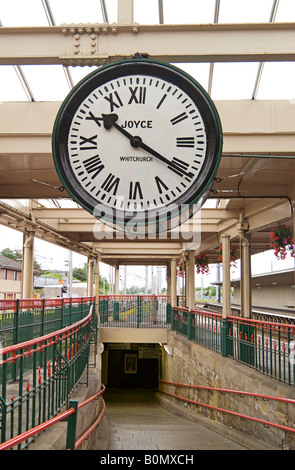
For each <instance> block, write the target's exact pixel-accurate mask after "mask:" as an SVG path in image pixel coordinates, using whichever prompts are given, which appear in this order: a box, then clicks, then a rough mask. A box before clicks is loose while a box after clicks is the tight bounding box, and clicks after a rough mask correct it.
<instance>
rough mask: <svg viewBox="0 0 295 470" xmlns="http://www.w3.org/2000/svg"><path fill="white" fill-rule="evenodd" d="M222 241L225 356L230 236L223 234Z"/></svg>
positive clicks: (225, 352)
mask: <svg viewBox="0 0 295 470" xmlns="http://www.w3.org/2000/svg"><path fill="white" fill-rule="evenodd" d="M221 240H222V241H221V243H222V267H223V282H222V333H221V340H222V345H221V348H222V356H227V316H228V315H229V314H230V313H231V288H230V236H229V235H223V236H222V238H221Z"/></svg>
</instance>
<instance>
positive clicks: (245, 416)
mask: <svg viewBox="0 0 295 470" xmlns="http://www.w3.org/2000/svg"><path fill="white" fill-rule="evenodd" d="M159 382H161V383H164V384H168V385H174V386H179V385H181V386H183V387H194V386H191V385H186V384H178V383H174V382H165V381H162V380H159ZM195 387H196V388H197V386H195ZM200 388H203V389H208V390H218V391H223V392H227V390H226V389H214V388H213V387H200ZM228 391H229V392H231V393H239V394H242V393H244V394H245V395H246V394H248V392H240V391H234V390H228ZM159 392H161V393H164V394H166V395H168V396H171V397H173V398H177V399H179V400H182V401H186V402H188V403H192V404H194V405H199V406H203V407H204V408H210V409H211V410H216V411H221V412H222V413H227V414H230V415H232V416H237V417H239V418H242V419H248V420H249V421H254V422H257V423H260V424H263V425H266V426H272V427H275V428H278V429H281V430H283V431H287V432H292V433H295V429H294V428H290V427H289V426H284V425H281V424H276V423H272V422H270V421H266V420H263V419H259V418H253V417H252V416H248V415H244V414H242V413H237V412H235V411H230V410H226V409H224V408H219V407H217V406H212V405H207V404H205V403H201V402H198V401H196V400H191V399H189V398H184V397H181V396H179V395H176V394H173V393H169V392H166V391H164V390H160V389H159ZM252 395H254V396H259V395H256V394H254V393H253V394H252ZM260 396H261V397H264V395H260ZM265 398H269V399H270V398H272V399H278V400H280V401H282V399H280V398H279V397H271V396H270V397H269V396H267V395H265ZM284 400H286V402H288V403H293V404H294V403H295V400H289V399H284Z"/></svg>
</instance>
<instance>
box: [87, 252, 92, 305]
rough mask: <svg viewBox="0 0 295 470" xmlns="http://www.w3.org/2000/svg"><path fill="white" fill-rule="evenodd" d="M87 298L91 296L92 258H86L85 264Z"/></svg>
mask: <svg viewBox="0 0 295 470" xmlns="http://www.w3.org/2000/svg"><path fill="white" fill-rule="evenodd" d="M87 296H88V297H92V296H93V258H92V257H89V258H88V263H87Z"/></svg>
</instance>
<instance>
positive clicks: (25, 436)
mask: <svg viewBox="0 0 295 470" xmlns="http://www.w3.org/2000/svg"><path fill="white" fill-rule="evenodd" d="M104 391H105V386H104V385H102V389H101V390H100V391H99V392H98V393H96V394H95V395H93V396H92V397H90V398H87V400H84V401H83V402H82V403H79V404H78V410H79V409H81V408H83V406H86V405H88V404H89V403H91V402H93V401H94V400H96V399H97V398H99V397H100V396H101V395H102V394H103V393H104ZM102 403H103V406H102V410H101V412H100V414H99V416H98V417H97V419H96V420H95V422H94V423H93V424H92V425H91V426H90V427H89V428H88V429H87V431H85V432H84V433H83V434H82V436H80V437H79V439H77V440H76V442H75V449H78V448H79V447H80V446H81V444H82V443H83V441H84V440H85V439H87V438H88V437H89V435H90V434H91V432H92V431H93V430H94V429H95V428H96V427H97V426H98V424H99V423H100V421H101V419H102V417H103V415H104V412H105V402H104V400H103V398H102ZM75 412H76V411H75V409H74V408H69V409H68V410H66V411H64V412H62V413H59V414H58V415H57V416H55V417H54V418H51V419H49V420H48V421H45V422H44V423H42V424H40V425H38V426H35V427H34V428H32V429H30V430H29V431H26V432H24V433H22V434H20V435H19V436H16V437H14V438H12V439H9V440H8V441H6V442H4V443H3V444H0V450H9V449H11V448H12V447H15V446H17V445H18V444H21V443H22V442H24V441H26V440H27V439H29V438H30V437H34V436H36V435H37V434H40V432H42V431H45V430H46V429H49V428H50V427H51V426H53V425H54V424H56V423H59V422H60V421H62V420H65V419H67V418H68V417H69V416H71V415H73V414H74V413H75ZM76 419H77V417H76Z"/></svg>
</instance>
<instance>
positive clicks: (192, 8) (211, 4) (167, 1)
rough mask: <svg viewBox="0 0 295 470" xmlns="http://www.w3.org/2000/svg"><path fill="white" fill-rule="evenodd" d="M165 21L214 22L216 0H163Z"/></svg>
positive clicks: (172, 22)
mask: <svg viewBox="0 0 295 470" xmlns="http://www.w3.org/2000/svg"><path fill="white" fill-rule="evenodd" d="M163 5H164V23H166V24H179V23H180V24H181V23H182V24H183V23H187V24H200V23H213V20H214V10H215V0H206V2H204V0H181V2H180V1H179V0H163Z"/></svg>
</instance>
